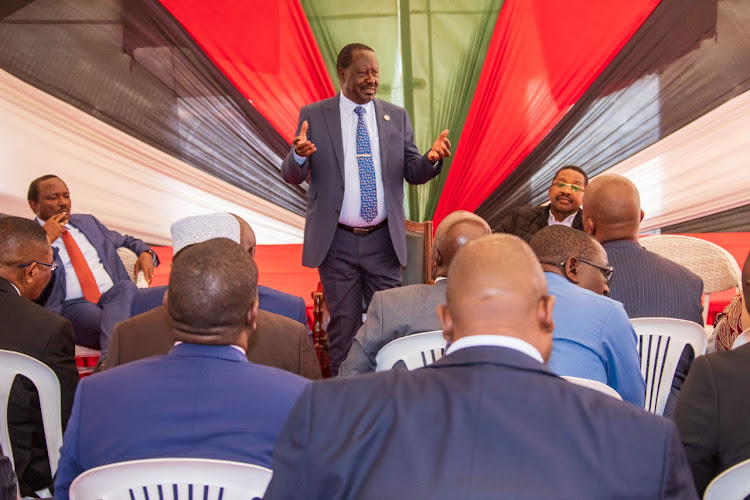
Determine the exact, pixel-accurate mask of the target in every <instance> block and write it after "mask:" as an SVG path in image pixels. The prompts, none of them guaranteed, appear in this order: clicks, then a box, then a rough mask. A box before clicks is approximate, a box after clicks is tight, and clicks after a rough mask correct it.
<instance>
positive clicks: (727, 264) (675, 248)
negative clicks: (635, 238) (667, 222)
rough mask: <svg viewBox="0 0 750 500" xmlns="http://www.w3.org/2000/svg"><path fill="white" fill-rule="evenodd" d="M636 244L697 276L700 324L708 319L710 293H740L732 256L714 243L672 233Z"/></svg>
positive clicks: (645, 238)
mask: <svg viewBox="0 0 750 500" xmlns="http://www.w3.org/2000/svg"><path fill="white" fill-rule="evenodd" d="M639 242H640V244H641V245H642V246H643V247H644V248H645V249H646V250H649V251H651V252H654V253H657V254H659V255H661V256H662V257H665V258H667V259H669V260H671V261H673V262H677V263H678V264H681V265H683V266H685V267H687V268H688V269H690V270H691V271H693V272H694V273H695V274H697V275H698V276H700V277H701V279H702V280H703V324H704V325H705V324H706V320H707V318H708V305H709V302H710V295H711V294H712V293H716V292H723V291H724V290H728V289H730V288H732V287H734V289H735V291H737V292H739V291H740V290H742V271H740V266H739V265H738V264H737V261H736V260H735V258H734V257H733V256H732V254H730V253H729V252H727V251H726V250H725V249H723V248H722V247H720V246H719V245H717V244H715V243H711V242H710V241H706V240H702V239H700V238H694V237H692V236H680V235H676V234H661V235H655V236H647V237H644V238H641V239H640V240H639Z"/></svg>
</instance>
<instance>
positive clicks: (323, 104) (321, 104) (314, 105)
mask: <svg viewBox="0 0 750 500" xmlns="http://www.w3.org/2000/svg"><path fill="white" fill-rule="evenodd" d="M338 99H339V95H338V94H336V95H334V96H333V97H327V98H325V99H321V100H320V101H315V102H311V103H310V104H305V105H304V106H302V108H301V109H300V113H302V112H304V111H313V110H316V109H320V108H328V107H331V106H337V105H338Z"/></svg>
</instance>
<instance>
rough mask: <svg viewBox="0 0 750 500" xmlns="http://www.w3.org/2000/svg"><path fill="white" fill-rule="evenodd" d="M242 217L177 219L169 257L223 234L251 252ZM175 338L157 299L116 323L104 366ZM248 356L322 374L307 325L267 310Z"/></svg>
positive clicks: (164, 348)
mask: <svg viewBox="0 0 750 500" xmlns="http://www.w3.org/2000/svg"><path fill="white" fill-rule="evenodd" d="M241 220H242V219H240V218H239V217H236V218H235V217H234V216H232V215H231V214H227V213H218V214H211V215H200V216H195V217H186V218H184V219H181V220H179V221H177V222H175V223H174V224H173V225H172V239H173V241H172V243H173V248H174V251H175V255H174V259H173V262H174V261H176V260H177V259H178V258H179V257H180V255H181V254H182V252H183V251H184V249H186V248H188V247H189V246H190V245H193V244H195V243H200V242H202V241H207V240H209V239H212V238H217V237H224V236H229V239H232V240H234V241H235V242H237V243H240V245H241V246H242V248H244V249H245V251H247V252H248V253H249V254H250V255H253V254H254V253H255V252H254V250H255V236H254V235H252V230H250V234H251V235H252V238H248V237H247V234H248V233H247V232H241V231H240V229H239V228H240V227H241V226H242V224H238V221H241ZM242 223H244V221H242ZM244 225H245V226H247V229H249V228H250V226H248V225H247V223H244ZM164 288H166V287H164ZM279 293H280V292H279ZM258 296H259V300H258V302H259V306H258V307H259V309H260V308H261V307H265V306H263V305H261V304H262V302H261V301H262V299H263V296H262V295H261V294H260V292H259V293H258ZM163 298H164V292H163V291H162V293H160V294H159V300H160V301H162V300H163ZM297 298H299V297H297ZM299 300H300V301H301V300H302V299H299ZM271 303H272V302H267V303H266V304H271ZM173 343H174V338H173V337H172V334H171V328H170V326H169V317H168V314H167V311H166V309H165V308H164V307H162V306H161V304H159V306H158V307H155V308H152V309H150V310H148V311H147V312H145V313H143V314H140V315H138V316H134V317H132V318H130V319H129V320H127V321H123V322H121V323H118V324H117V325H115V329H114V332H113V334H112V342H111V343H110V351H109V353H108V354H107V358H106V361H105V363H104V367H105V368H112V367H114V366H118V365H121V364H124V363H128V362H130V361H135V360H137V359H142V358H146V357H148V356H154V355H157V354H166V353H167V352H168V351H169V348H170V347H171V346H172V344H173ZM247 359H248V360H250V361H252V362H253V363H259V364H261V365H267V366H273V367H275V368H281V369H282V370H286V371H289V372H292V373H296V374H298V375H302V376H303V377H307V378H311V379H317V378H321V371H320V364H319V363H318V358H317V356H316V354H315V350H314V349H313V347H312V344H311V343H310V340H309V338H308V336H307V328H306V326H303V325H302V324H300V323H299V322H297V321H293V320H291V319H289V318H287V317H285V316H281V315H279V314H275V313H273V312H268V311H267V310H259V311H258V318H257V328H256V330H255V333H254V335H252V336H251V338H250V343H249V345H248V349H247Z"/></svg>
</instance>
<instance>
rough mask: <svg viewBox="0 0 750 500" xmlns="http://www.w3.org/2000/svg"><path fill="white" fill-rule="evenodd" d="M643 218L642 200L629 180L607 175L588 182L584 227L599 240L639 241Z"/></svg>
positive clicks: (601, 241) (584, 208) (602, 241)
mask: <svg viewBox="0 0 750 500" xmlns="http://www.w3.org/2000/svg"><path fill="white" fill-rule="evenodd" d="M642 219H643V212H642V211H641V197H640V195H639V194H638V188H636V187H635V184H633V183H632V182H631V181H630V180H629V179H627V178H625V177H623V176H621V175H617V174H605V175H600V176H599V177H597V178H595V179H594V180H592V181H591V182H590V183H589V185H588V187H587V188H586V203H585V204H584V205H583V227H584V229H585V230H586V232H587V233H589V234H590V235H592V236H593V237H594V238H596V239H597V241H599V242H600V243H606V242H608V241H615V240H633V241H637V240H638V228H639V227H640V224H641V220H642Z"/></svg>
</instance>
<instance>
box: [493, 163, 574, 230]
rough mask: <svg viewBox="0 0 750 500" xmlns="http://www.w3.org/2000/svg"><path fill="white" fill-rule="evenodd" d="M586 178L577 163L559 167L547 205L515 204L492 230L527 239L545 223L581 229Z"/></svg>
mask: <svg viewBox="0 0 750 500" xmlns="http://www.w3.org/2000/svg"><path fill="white" fill-rule="evenodd" d="M588 182H589V178H588V175H586V172H584V171H583V169H582V168H581V167H577V166H575V165H567V166H565V167H562V168H561V169H560V170H558V171H557V172H556V173H555V177H554V178H553V180H552V185H551V186H550V188H549V205H546V206H539V207H519V208H516V209H515V210H513V211H511V212H510V213H509V214H508V215H506V216H505V217H503V219H502V220H501V221H500V223H499V224H498V225H497V227H495V228H494V231H495V232H496V233H510V234H515V235H516V236H518V237H519V238H522V239H523V240H525V241H526V242H527V243H528V242H529V241H530V240H531V237H532V236H534V235H535V234H536V233H537V232H538V231H539V230H540V229H542V228H543V227H547V226H553V225H557V224H560V225H563V226H568V227H572V228H573V229H578V230H580V231H582V230H583V223H582V221H581V205H582V204H583V192H584V191H585V190H586V185H587V184H588Z"/></svg>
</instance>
